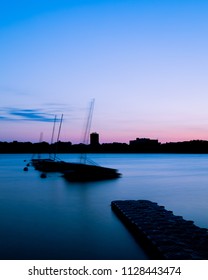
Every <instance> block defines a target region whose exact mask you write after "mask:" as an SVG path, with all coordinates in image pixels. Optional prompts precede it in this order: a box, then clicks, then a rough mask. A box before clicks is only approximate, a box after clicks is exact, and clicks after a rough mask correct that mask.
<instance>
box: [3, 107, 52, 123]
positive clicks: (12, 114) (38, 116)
mask: <svg viewBox="0 0 208 280" xmlns="http://www.w3.org/2000/svg"><path fill="white" fill-rule="evenodd" d="M0 114H1V116H0V121H39V122H53V120H54V115H53V114H49V113H45V112H43V111H42V110H41V109H19V108H8V107H7V108H1V110H0Z"/></svg>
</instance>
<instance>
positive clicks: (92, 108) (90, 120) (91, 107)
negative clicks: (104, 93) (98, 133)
mask: <svg viewBox="0 0 208 280" xmlns="http://www.w3.org/2000/svg"><path fill="white" fill-rule="evenodd" d="M94 103H95V99H93V100H92V101H91V103H90V110H89V114H88V118H87V124H86V128H85V133H84V144H85V145H87V144H88V139H89V134H90V128H91V123H92V115H93V110H94ZM86 160H87V156H86V153H85V154H81V156H80V161H81V162H82V163H86Z"/></svg>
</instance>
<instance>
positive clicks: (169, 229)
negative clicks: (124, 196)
mask: <svg viewBox="0 0 208 280" xmlns="http://www.w3.org/2000/svg"><path fill="white" fill-rule="evenodd" d="M111 207H112V210H113V211H114V212H115V213H116V214H117V216H118V217H119V218H120V220H121V221H122V222H123V223H124V224H125V226H126V227H127V229H128V230H129V231H130V232H131V234H133V236H134V238H135V239H136V241H137V242H138V243H139V244H140V246H142V247H143V248H144V249H145V250H146V252H147V254H148V255H149V257H150V259H158V260H208V230H207V229H206V228H200V227H198V226H196V225H195V224H194V222H193V221H189V220H184V219H183V217H182V216H176V215H174V214H173V212H172V211H168V210H166V209H165V207H164V206H160V205H158V204H157V203H156V202H152V201H149V200H117V201H112V202H111Z"/></svg>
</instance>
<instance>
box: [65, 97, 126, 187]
mask: <svg viewBox="0 0 208 280" xmlns="http://www.w3.org/2000/svg"><path fill="white" fill-rule="evenodd" d="M93 109H94V99H93V100H92V102H91V105H90V110H89V115H88V118H87V125H86V129H85V134H84V144H86V142H87V139H89V134H90V127H91V122H92V114H93ZM70 165H71V166H70V168H69V169H68V170H64V171H63V176H64V177H65V178H66V179H67V180H69V181H73V182H88V181H99V180H109V179H116V178H119V177H120V176H121V174H120V173H119V172H118V170H117V169H114V168H109V167H103V166H99V165H97V164H96V163H95V162H93V161H92V160H90V159H88V158H87V155H86V153H83V154H81V157H80V163H70Z"/></svg>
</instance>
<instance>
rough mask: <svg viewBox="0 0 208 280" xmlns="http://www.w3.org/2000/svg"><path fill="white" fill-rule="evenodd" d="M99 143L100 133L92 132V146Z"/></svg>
mask: <svg viewBox="0 0 208 280" xmlns="http://www.w3.org/2000/svg"><path fill="white" fill-rule="evenodd" d="M99 144H100V143H99V134H98V133H97V132H93V133H91V134H90V145H91V146H98V145H99Z"/></svg>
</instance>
